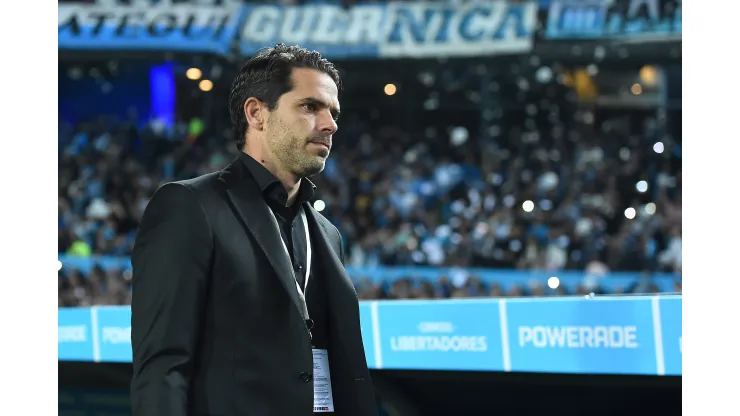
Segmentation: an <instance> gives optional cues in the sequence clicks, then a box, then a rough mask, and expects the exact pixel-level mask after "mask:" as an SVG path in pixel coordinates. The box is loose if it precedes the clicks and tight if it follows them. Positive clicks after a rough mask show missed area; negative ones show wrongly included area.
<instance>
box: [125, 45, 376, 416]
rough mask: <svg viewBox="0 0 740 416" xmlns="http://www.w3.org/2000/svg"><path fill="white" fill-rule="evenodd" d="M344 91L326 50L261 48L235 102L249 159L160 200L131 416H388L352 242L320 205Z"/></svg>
mask: <svg viewBox="0 0 740 416" xmlns="http://www.w3.org/2000/svg"><path fill="white" fill-rule="evenodd" d="M340 88H341V81H340V78H339V74H338V72H337V70H336V69H335V67H334V66H333V65H332V64H331V63H330V62H328V61H327V60H325V59H323V58H322V57H321V56H320V55H319V54H318V53H317V52H309V51H307V50H305V49H302V48H299V47H297V46H285V45H282V44H278V45H276V46H275V47H274V48H270V49H267V50H265V51H263V52H261V53H259V54H258V55H257V56H255V57H253V58H252V59H250V60H249V61H248V62H247V63H246V64H245V65H244V66H243V67H242V68H241V71H240V72H239V75H237V77H236V79H235V80H234V83H233V85H232V89H231V94H230V98H229V111H230V114H231V120H232V123H233V124H234V128H235V130H236V133H237V137H236V145H237V147H238V148H239V150H241V151H242V154H240V156H239V157H238V158H237V159H236V160H235V161H234V162H233V163H232V164H231V165H229V166H228V167H226V168H225V169H224V170H223V171H220V172H215V173H211V174H208V175H204V176H201V177H198V178H195V179H192V180H187V181H182V182H176V183H170V184H166V185H164V186H162V187H161V188H160V189H159V190H158V191H157V192H156V193H155V195H154V196H153V197H152V199H151V201H150V202H149V205H148V207H147V208H146V212H145V213H144V216H143V218H142V221H141V225H140V227H139V231H138V234H137V237H136V242H135V245H134V250H133V254H132V263H133V270H134V276H133V300H132V304H131V312H132V317H131V341H132V346H133V356H134V376H133V380H132V382H131V399H132V407H133V414H134V415H135V416H144V415H151V416H185V415H203V416H206V415H207V416H221V415H224V416H227V415H228V416H237V415H238V416H248V415H255V416H271V415H274V416H300V415H310V414H314V412H316V413H323V412H327V411H329V412H331V411H333V412H334V414H338V415H347V416H363V415H377V410H376V404H375V397H374V393H373V388H372V385H371V381H370V374H369V372H368V369H367V363H366V361H365V353H364V349H363V344H362V337H361V333H360V323H359V308H358V303H357V294H356V293H355V291H354V288H353V287H352V283H351V282H350V280H349V278H348V276H347V273H346V271H345V270H344V266H343V261H344V253H343V249H342V241H341V237H340V235H339V232H338V231H337V229H336V228H335V227H334V226H333V225H332V224H331V223H329V221H328V220H326V218H324V217H323V216H322V215H321V214H319V213H318V212H316V211H315V210H314V209H313V208H312V207H311V205H310V204H309V199H310V198H311V197H312V195H313V192H314V185H313V184H312V183H311V182H310V181H309V180H308V179H307V178H308V177H309V176H312V175H315V174H317V173H319V172H321V171H322V170H323V169H324V164H325V162H326V159H327V157H328V156H329V152H330V150H331V146H332V135H333V134H334V132H336V130H337V118H338V116H339V101H338V94H339V91H340ZM304 294H305V296H304Z"/></svg>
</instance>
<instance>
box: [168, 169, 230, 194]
mask: <svg viewBox="0 0 740 416" xmlns="http://www.w3.org/2000/svg"><path fill="white" fill-rule="evenodd" d="M220 174H221V171H216V172H211V173H206V174H205V175H201V176H196V177H195V178H190V179H183V180H180V181H175V182H170V183H171V184H175V185H181V186H185V187H186V188H189V189H190V190H192V191H194V192H196V193H199V192H203V191H210V190H212V189H214V188H215V187H216V186H217V185H218V183H219V176H220Z"/></svg>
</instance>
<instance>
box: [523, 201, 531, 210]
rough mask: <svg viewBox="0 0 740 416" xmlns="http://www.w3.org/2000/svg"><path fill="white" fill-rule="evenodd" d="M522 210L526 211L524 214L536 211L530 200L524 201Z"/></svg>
mask: <svg viewBox="0 0 740 416" xmlns="http://www.w3.org/2000/svg"><path fill="white" fill-rule="evenodd" d="M522 209H523V210H524V212H532V211H534V202H532V201H530V200H526V201H524V203H523V204H522Z"/></svg>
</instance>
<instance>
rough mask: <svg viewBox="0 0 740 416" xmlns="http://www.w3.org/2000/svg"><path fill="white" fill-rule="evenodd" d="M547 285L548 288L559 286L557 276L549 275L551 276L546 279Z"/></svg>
mask: <svg viewBox="0 0 740 416" xmlns="http://www.w3.org/2000/svg"><path fill="white" fill-rule="evenodd" d="M547 286H548V287H549V288H550V289H557V288H558V286H560V279H558V278H557V277H555V276H553V277H551V278H549V279H547Z"/></svg>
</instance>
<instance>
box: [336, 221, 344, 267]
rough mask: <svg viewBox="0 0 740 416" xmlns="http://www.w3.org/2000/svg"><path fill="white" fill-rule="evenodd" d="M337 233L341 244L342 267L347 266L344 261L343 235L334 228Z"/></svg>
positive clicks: (340, 258)
mask: <svg viewBox="0 0 740 416" xmlns="http://www.w3.org/2000/svg"><path fill="white" fill-rule="evenodd" d="M334 229H335V230H336V231H337V242H338V243H339V260H341V261H342V266H346V263H345V260H344V240H343V239H342V233H340V232H339V229H338V228H336V227H335V228H334Z"/></svg>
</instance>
